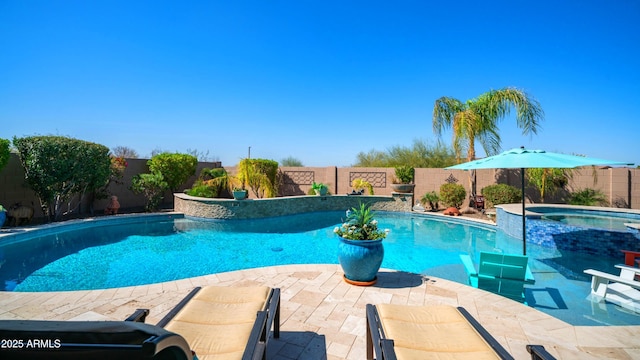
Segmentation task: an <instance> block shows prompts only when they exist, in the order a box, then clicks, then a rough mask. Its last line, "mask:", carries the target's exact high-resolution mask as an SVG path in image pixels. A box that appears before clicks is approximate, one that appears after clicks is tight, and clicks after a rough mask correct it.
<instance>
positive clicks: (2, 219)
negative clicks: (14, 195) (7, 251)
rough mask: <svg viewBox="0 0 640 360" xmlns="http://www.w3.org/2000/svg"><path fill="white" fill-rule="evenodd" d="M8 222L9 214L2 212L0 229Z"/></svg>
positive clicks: (0, 212) (0, 214)
mask: <svg viewBox="0 0 640 360" xmlns="http://www.w3.org/2000/svg"><path fill="white" fill-rule="evenodd" d="M5 220H7V212H6V211H0V227H2V225H4V221H5Z"/></svg>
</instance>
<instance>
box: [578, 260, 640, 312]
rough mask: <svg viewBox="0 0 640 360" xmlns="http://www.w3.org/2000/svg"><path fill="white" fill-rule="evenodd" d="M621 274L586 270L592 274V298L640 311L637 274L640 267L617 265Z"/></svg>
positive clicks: (639, 283)
mask: <svg viewBox="0 0 640 360" xmlns="http://www.w3.org/2000/svg"><path fill="white" fill-rule="evenodd" d="M616 267H617V268H619V269H620V275H614V274H609V273H606V272H603V271H598V270H594V269H587V270H584V273H585V274H589V275H591V294H590V299H591V300H592V301H594V302H602V301H604V300H606V301H609V302H611V303H614V304H617V305H619V306H622V307H624V308H625V309H629V310H631V311H635V312H638V313H640V281H636V280H635V279H636V276H638V275H639V274H640V268H637V267H631V266H626V265H616Z"/></svg>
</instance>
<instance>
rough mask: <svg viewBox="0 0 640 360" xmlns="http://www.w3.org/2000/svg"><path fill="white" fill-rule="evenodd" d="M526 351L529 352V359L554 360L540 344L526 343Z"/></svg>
mask: <svg viewBox="0 0 640 360" xmlns="http://www.w3.org/2000/svg"><path fill="white" fill-rule="evenodd" d="M527 351H528V352H529V354H531V360H555V357H553V355H551V354H549V352H548V351H547V350H546V349H545V348H544V346H542V345H527Z"/></svg>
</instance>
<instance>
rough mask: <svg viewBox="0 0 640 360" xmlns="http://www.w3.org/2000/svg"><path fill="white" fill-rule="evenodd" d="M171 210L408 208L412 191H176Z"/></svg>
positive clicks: (242, 214)
mask: <svg viewBox="0 0 640 360" xmlns="http://www.w3.org/2000/svg"><path fill="white" fill-rule="evenodd" d="M173 196H174V210H175V211H177V212H181V213H183V214H185V215H186V216H194V217H201V218H208V219H255V218H265V217H273V216H284V215H292V214H300V213H307V212H314V211H338V210H347V209H350V208H352V207H357V206H358V205H359V203H360V202H365V203H369V204H370V205H371V208H372V209H373V210H381V211H407V212H410V211H411V207H412V204H413V194H393V195H391V196H369V195H362V196H348V195H330V196H287V197H278V198H270V199H255V200H254V199H246V200H233V199H208V198H200V197H195V196H189V195H186V194H179V193H176V194H174V195H173Z"/></svg>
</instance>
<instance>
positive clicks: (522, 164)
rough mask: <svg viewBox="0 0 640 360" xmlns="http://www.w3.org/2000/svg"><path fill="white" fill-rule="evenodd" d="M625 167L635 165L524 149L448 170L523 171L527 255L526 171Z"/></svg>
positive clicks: (455, 166)
mask: <svg viewBox="0 0 640 360" xmlns="http://www.w3.org/2000/svg"><path fill="white" fill-rule="evenodd" d="M604 165H606V166H624V165H633V163H627V162H620V161H612V160H605V159H598V158H590V157H585V156H577V155H566V154H560V153H553V152H547V151H544V150H529V149H525V148H524V147H521V148H516V149H511V150H508V151H505V152H502V153H500V154H498V155H494V156H489V157H486V158H484V159H479V160H474V161H469V162H466V163H462V164H458V165H454V166H449V167H447V168H445V169H447V170H477V169H521V177H522V254H523V255H526V254H527V240H526V238H527V231H526V224H525V221H526V220H525V219H526V217H525V207H524V203H525V196H524V188H525V187H524V171H525V170H524V169H531V168H575V167H580V166H604Z"/></svg>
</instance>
